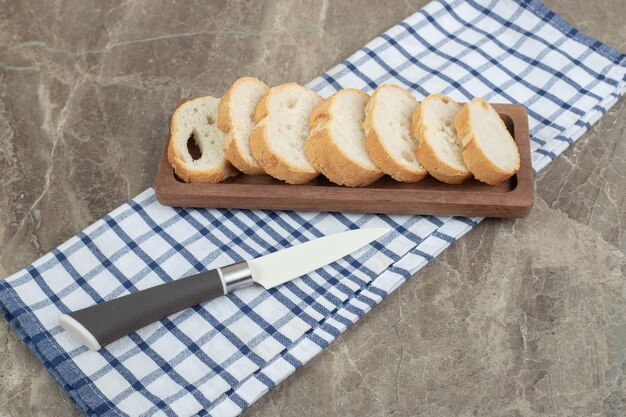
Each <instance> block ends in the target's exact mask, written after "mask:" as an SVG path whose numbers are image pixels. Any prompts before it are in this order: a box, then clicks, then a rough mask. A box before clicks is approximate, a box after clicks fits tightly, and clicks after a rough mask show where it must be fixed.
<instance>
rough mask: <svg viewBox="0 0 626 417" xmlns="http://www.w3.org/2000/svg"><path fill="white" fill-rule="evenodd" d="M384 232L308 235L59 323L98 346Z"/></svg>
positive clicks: (269, 282) (300, 271) (339, 254)
mask: <svg viewBox="0 0 626 417" xmlns="http://www.w3.org/2000/svg"><path fill="white" fill-rule="evenodd" d="M388 232H389V230H388V229H385V228H372V229H357V230H350V231H347V232H341V233H335V234H332V235H328V236H324V237H320V238H317V239H313V240H310V241H308V242H305V243H301V244H299V245H295V246H292V247H289V248H286V249H282V250H279V251H276V252H273V253H270V254H268V255H264V256H261V257H258V258H255V259H250V260H248V261H243V262H238V263H235V264H231V265H227V266H223V267H220V268H216V269H212V270H210V271H205V272H201V273H199V274H195V275H191V276H188V277H186V278H181V279H177V280H175V281H171V282H168V283H165V284H161V285H157V286H154V287H152V288H148V289H145V290H141V291H137V292H134V293H131V294H128V295H124V296H122V297H119V298H116V299H113V300H110V301H105V302H103V303H100V304H96V305H93V306H90V307H87V308H83V309H81V310H77V311H73V312H70V313H67V314H63V315H62V316H61V317H60V318H59V324H60V325H61V326H62V327H63V328H64V329H65V330H66V331H68V332H69V333H71V334H72V335H73V336H74V337H75V338H76V339H77V340H79V341H80V342H81V343H82V344H84V345H85V346H87V347H88V348H89V349H91V350H95V351H97V350H100V349H101V348H102V347H103V346H105V345H108V344H109V343H112V342H114V341H116V340H118V339H120V338H122V337H124V336H126V335H128V334H130V333H132V332H134V331H136V330H138V329H140V328H142V327H144V326H147V325H148V324H150V323H153V322H155V321H158V320H161V319H163V318H165V317H167V316H169V315H170V314H173V313H176V312H178V311H181V310H184V309H185V308H189V307H192V306H194V305H196V304H200V303H202V302H205V301H209V300H211V299H213V298H216V297H220V296H222V295H225V294H228V293H230V292H232V291H235V290H238V289H241V288H245V287H249V286H252V285H260V286H262V287H263V288H265V289H270V288H274V287H276V286H279V285H281V284H284V283H286V282H288V281H291V280H293V279H296V278H298V277H300V276H302V275H305V274H307V273H309V272H312V271H314V270H316V269H317V268H320V267H322V266H325V265H327V264H329V263H331V262H334V261H336V260H339V259H341V258H343V257H344V256H346V255H348V254H350V253H352V252H354V251H356V250H358V249H360V248H362V247H363V246H365V245H367V244H368V243H370V242H372V241H374V240H376V239H378V238H380V237H382V236H384V235H385V234H387V233H388Z"/></svg>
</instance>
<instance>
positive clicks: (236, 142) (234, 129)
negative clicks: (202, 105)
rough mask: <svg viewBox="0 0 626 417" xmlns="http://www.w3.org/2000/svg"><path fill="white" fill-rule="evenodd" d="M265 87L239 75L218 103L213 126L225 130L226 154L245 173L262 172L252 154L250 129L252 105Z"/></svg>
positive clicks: (255, 104)
mask: <svg viewBox="0 0 626 417" xmlns="http://www.w3.org/2000/svg"><path fill="white" fill-rule="evenodd" d="M267 90H268V87H267V85H265V83H264V82H263V81H260V80H258V79H256V78H253V77H243V78H240V79H238V80H237V81H235V83H234V84H233V85H232V86H231V87H230V88H229V89H228V91H226V94H224V97H222V99H221V100H220V104H219V106H218V118H217V127H219V128H220V129H222V131H223V132H224V133H226V145H225V146H224V152H225V154H226V157H227V158H228V159H229V160H230V162H231V163H232V164H233V165H234V166H235V167H236V168H237V169H239V170H240V171H241V172H243V173H244V174H248V175H264V174H265V171H263V168H261V165H259V163H258V162H257V161H256V159H254V157H253V156H252V151H251V150H250V132H252V129H253V128H254V112H255V110H256V106H257V105H258V104H259V101H261V98H263V96H264V95H265V93H267Z"/></svg>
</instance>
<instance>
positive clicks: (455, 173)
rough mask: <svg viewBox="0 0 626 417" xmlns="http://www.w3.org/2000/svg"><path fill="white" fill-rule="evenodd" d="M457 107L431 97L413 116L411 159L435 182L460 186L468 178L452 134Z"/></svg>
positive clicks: (460, 149) (440, 96)
mask: <svg viewBox="0 0 626 417" xmlns="http://www.w3.org/2000/svg"><path fill="white" fill-rule="evenodd" d="M460 109H461V106H460V105H459V104H458V103H457V102H456V101H454V100H452V99H451V98H450V97H448V96H445V95H443V94H431V95H429V96H428V97H426V98H425V99H424V101H422V102H421V103H420V104H419V105H418V106H417V109H416V110H415V113H413V136H415V138H416V139H417V147H416V148H415V155H416V156H417V159H419V161H420V162H421V163H422V165H424V167H425V168H426V169H427V170H428V173H429V174H430V175H432V176H433V177H435V178H437V179H438V180H439V181H442V182H445V183H448V184H460V183H462V182H463V181H465V180H466V179H468V178H470V177H471V176H472V173H471V172H470V171H469V169H468V168H467V165H465V162H464V161H463V147H462V145H461V140H460V139H459V137H458V136H457V134H456V131H455V130H454V118H455V116H456V115H457V113H458V112H459V110H460Z"/></svg>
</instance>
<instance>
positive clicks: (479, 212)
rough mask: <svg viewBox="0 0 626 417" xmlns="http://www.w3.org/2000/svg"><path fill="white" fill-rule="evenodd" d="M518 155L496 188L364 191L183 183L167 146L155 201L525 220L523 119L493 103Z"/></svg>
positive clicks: (528, 177) (425, 186)
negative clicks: (514, 165) (511, 172)
mask: <svg viewBox="0 0 626 417" xmlns="http://www.w3.org/2000/svg"><path fill="white" fill-rule="evenodd" d="M493 107H494V108H495V109H496V111H497V112H498V113H499V114H500V117H502V120H503V121H504V123H505V124H506V126H507V128H508V129H509V131H510V132H511V135H512V136H513V138H514V139H515V143H516V144H517V147H518V148H519V152H520V162H521V164H520V170H519V172H518V173H517V174H516V175H514V176H513V177H511V178H510V179H509V180H508V181H506V182H504V183H502V184H500V185H495V186H494V185H487V184H484V183H481V182H479V181H477V180H475V179H473V178H472V179H471V180H468V181H466V182H465V183H463V184H460V185H450V184H444V183H442V182H439V181H437V180H436V179H434V178H432V177H430V176H428V177H426V178H425V179H424V180H423V181H421V182H418V183H414V184H409V183H400V182H397V181H395V180H393V179H391V178H390V177H388V176H385V177H383V178H381V179H380V180H379V181H377V182H375V183H374V184H372V185H370V186H368V187H363V188H349V187H342V186H338V185H335V184H333V183H331V182H330V181H328V180H327V179H326V178H324V177H323V176H322V175H320V176H319V177H318V178H316V179H315V180H313V181H311V182H309V183H307V184H303V185H290V184H286V183H284V182H282V181H279V180H276V179H274V178H271V177H269V176H260V177H253V176H248V175H243V174H239V175H238V176H236V177H233V178H229V179H227V180H226V181H223V182H221V183H219V184H187V183H185V182H183V181H182V180H180V179H179V178H177V177H176V175H175V174H174V170H173V168H172V167H171V166H170V164H169V162H168V160H167V144H166V146H165V151H164V152H163V157H162V158H161V162H160V165H159V170H158V172H157V176H156V181H155V189H156V195H157V198H158V200H159V201H160V202H161V203H162V204H164V205H168V206H174V207H209V208H241V209H269V210H301V211H341V212H360V213H390V214H391V213H397V214H436V215H458V216H481V217H524V216H526V215H528V213H530V210H531V208H532V206H533V203H534V179H533V172H532V165H531V159H530V136H529V130H528V115H527V113H526V109H525V108H524V106H522V105H519V104H494V105H493Z"/></svg>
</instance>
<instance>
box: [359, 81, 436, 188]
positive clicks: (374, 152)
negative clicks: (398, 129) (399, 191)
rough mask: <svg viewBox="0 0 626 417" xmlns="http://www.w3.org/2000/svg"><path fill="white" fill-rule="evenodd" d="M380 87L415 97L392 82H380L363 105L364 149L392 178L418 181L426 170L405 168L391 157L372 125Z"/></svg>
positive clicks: (424, 174) (422, 177)
mask: <svg viewBox="0 0 626 417" xmlns="http://www.w3.org/2000/svg"><path fill="white" fill-rule="evenodd" d="M382 87H385V88H395V89H397V90H398V91H399V92H402V94H405V95H408V96H411V98H412V99H413V100H415V98H414V97H413V96H412V95H411V94H409V92H408V91H406V90H404V89H403V88H401V87H399V86H397V85H393V84H382V85H380V86H378V88H377V89H376V90H375V91H374V93H373V94H372V97H370V99H369V100H368V102H367V104H366V105H365V120H364V121H363V129H364V130H365V149H366V150H367V153H368V154H369V156H370V158H372V161H374V164H376V166H378V167H379V168H380V169H381V170H382V171H383V172H384V173H386V174H389V175H390V176H391V177H392V178H393V179H394V180H396V181H401V182H419V181H421V180H423V179H424V178H425V177H426V174H428V172H427V171H426V170H425V169H418V170H413V169H410V168H407V167H406V166H405V165H403V164H400V163H399V162H397V161H396V160H395V158H393V156H392V155H391V154H390V153H389V151H387V148H386V147H385V144H384V143H383V141H382V139H381V137H380V135H379V134H378V131H377V129H376V127H375V126H374V120H373V119H374V109H375V107H376V105H377V97H378V96H377V93H378V92H379V91H380V89H381V88H382Z"/></svg>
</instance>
